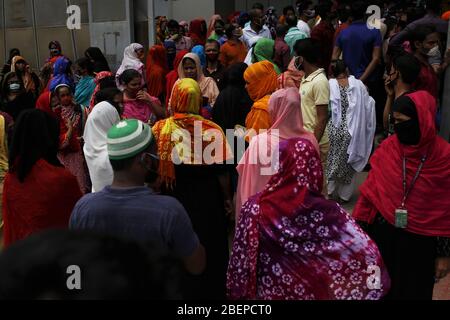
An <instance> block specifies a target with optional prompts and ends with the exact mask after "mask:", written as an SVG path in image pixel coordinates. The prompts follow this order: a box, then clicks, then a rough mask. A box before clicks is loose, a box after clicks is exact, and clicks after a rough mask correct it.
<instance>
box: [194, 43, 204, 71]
mask: <svg viewBox="0 0 450 320" xmlns="http://www.w3.org/2000/svg"><path fill="white" fill-rule="evenodd" d="M192 53H195V54H196V55H197V56H198V57H199V58H200V64H201V65H202V68H204V67H206V55H205V48H204V47H203V46H201V45H198V46H195V47H194V48H192Z"/></svg>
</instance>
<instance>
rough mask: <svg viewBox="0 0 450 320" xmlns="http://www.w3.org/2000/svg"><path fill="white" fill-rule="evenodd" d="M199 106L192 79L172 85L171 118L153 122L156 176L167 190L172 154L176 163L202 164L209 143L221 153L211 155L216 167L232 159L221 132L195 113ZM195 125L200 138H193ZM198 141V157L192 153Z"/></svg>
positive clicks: (172, 175)
mask: <svg viewBox="0 0 450 320" xmlns="http://www.w3.org/2000/svg"><path fill="white" fill-rule="evenodd" d="M201 103H202V94H201V91H200V87H199V85H198V83H197V82H196V81H195V80H192V79H188V78H185V79H182V80H180V81H178V82H177V83H176V84H175V87H174V90H173V93H172V98H171V108H172V110H173V112H174V115H173V116H172V117H170V118H168V119H165V120H161V121H159V122H157V123H156V124H155V126H154V127H153V134H154V135H155V138H156V140H157V144H158V151H159V157H160V164H159V173H160V177H161V179H162V180H163V181H164V183H165V184H166V186H167V187H168V188H173V186H174V183H175V166H174V159H173V158H172V155H174V154H175V155H176V156H177V157H178V159H175V160H177V161H179V163H183V164H188V165H203V164H205V159H203V155H204V151H205V148H206V147H208V146H209V145H210V144H211V143H212V141H213V142H214V143H215V144H220V146H221V148H220V149H221V150H216V151H217V152H215V153H214V155H212V159H211V160H212V162H213V163H217V164H220V163H223V162H225V161H226V160H228V159H230V158H232V153H231V149H230V146H229V145H228V142H227V140H226V137H225V135H224V133H223V131H222V129H221V128H220V127H219V126H218V125H217V124H215V123H214V122H212V121H209V120H206V119H204V118H203V117H201V116H200V115H199V114H198V113H199V110H200V106H201ZM196 126H197V127H198V126H200V129H201V130H200V136H194V134H195V133H196V132H197V131H198V130H195V128H196ZM200 139H201V145H202V149H201V151H202V152H201V154H199V153H198V152H197V153H196V152H195V151H196V148H195V140H200ZM197 143H198V142H197ZM208 160H209V159H208ZM208 163H210V162H209V161H208Z"/></svg>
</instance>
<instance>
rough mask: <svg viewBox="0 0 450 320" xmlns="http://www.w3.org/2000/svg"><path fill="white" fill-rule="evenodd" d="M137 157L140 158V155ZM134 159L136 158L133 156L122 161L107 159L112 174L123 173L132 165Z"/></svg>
mask: <svg viewBox="0 0 450 320" xmlns="http://www.w3.org/2000/svg"><path fill="white" fill-rule="evenodd" d="M139 156H140V154H139ZM136 157H137V156H134V157H132V158H128V159H123V160H112V159H109V162H110V163H111V167H112V169H113V171H114V172H119V171H125V170H127V169H129V168H130V167H131V166H132V165H133V162H134V159H135V158H136Z"/></svg>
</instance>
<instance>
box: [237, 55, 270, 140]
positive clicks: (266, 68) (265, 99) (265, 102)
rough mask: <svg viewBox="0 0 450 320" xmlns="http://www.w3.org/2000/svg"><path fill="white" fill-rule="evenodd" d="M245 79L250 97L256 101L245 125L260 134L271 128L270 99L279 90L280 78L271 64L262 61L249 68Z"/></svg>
mask: <svg viewBox="0 0 450 320" xmlns="http://www.w3.org/2000/svg"><path fill="white" fill-rule="evenodd" d="M244 79H245V81H246V82H247V91H248V95H249V96H250V98H251V99H252V100H253V101H254V104H253V106H252V110H251V111H250V113H249V114H248V116H247V119H246V121H245V125H246V127H247V129H249V130H250V129H254V130H256V133H257V134H258V133H259V130H261V129H269V128H270V125H271V121H270V115H269V112H268V108H269V99H270V95H271V94H272V93H274V92H275V91H276V90H277V87H278V76H277V73H276V71H275V68H274V67H273V64H272V63H271V62H269V61H261V62H258V63H255V64H252V65H251V66H250V67H248V68H247V70H246V71H245V73H244Z"/></svg>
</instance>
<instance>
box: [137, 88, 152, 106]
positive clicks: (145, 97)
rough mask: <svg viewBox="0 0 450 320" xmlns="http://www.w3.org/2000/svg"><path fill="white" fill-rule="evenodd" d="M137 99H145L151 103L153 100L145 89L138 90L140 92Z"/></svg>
mask: <svg viewBox="0 0 450 320" xmlns="http://www.w3.org/2000/svg"><path fill="white" fill-rule="evenodd" d="M136 99H138V100H143V101H146V102H149V103H151V102H152V97H151V96H150V95H149V94H148V93H147V92H145V91H144V90H141V91H139V92H138V94H137V95H136Z"/></svg>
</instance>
